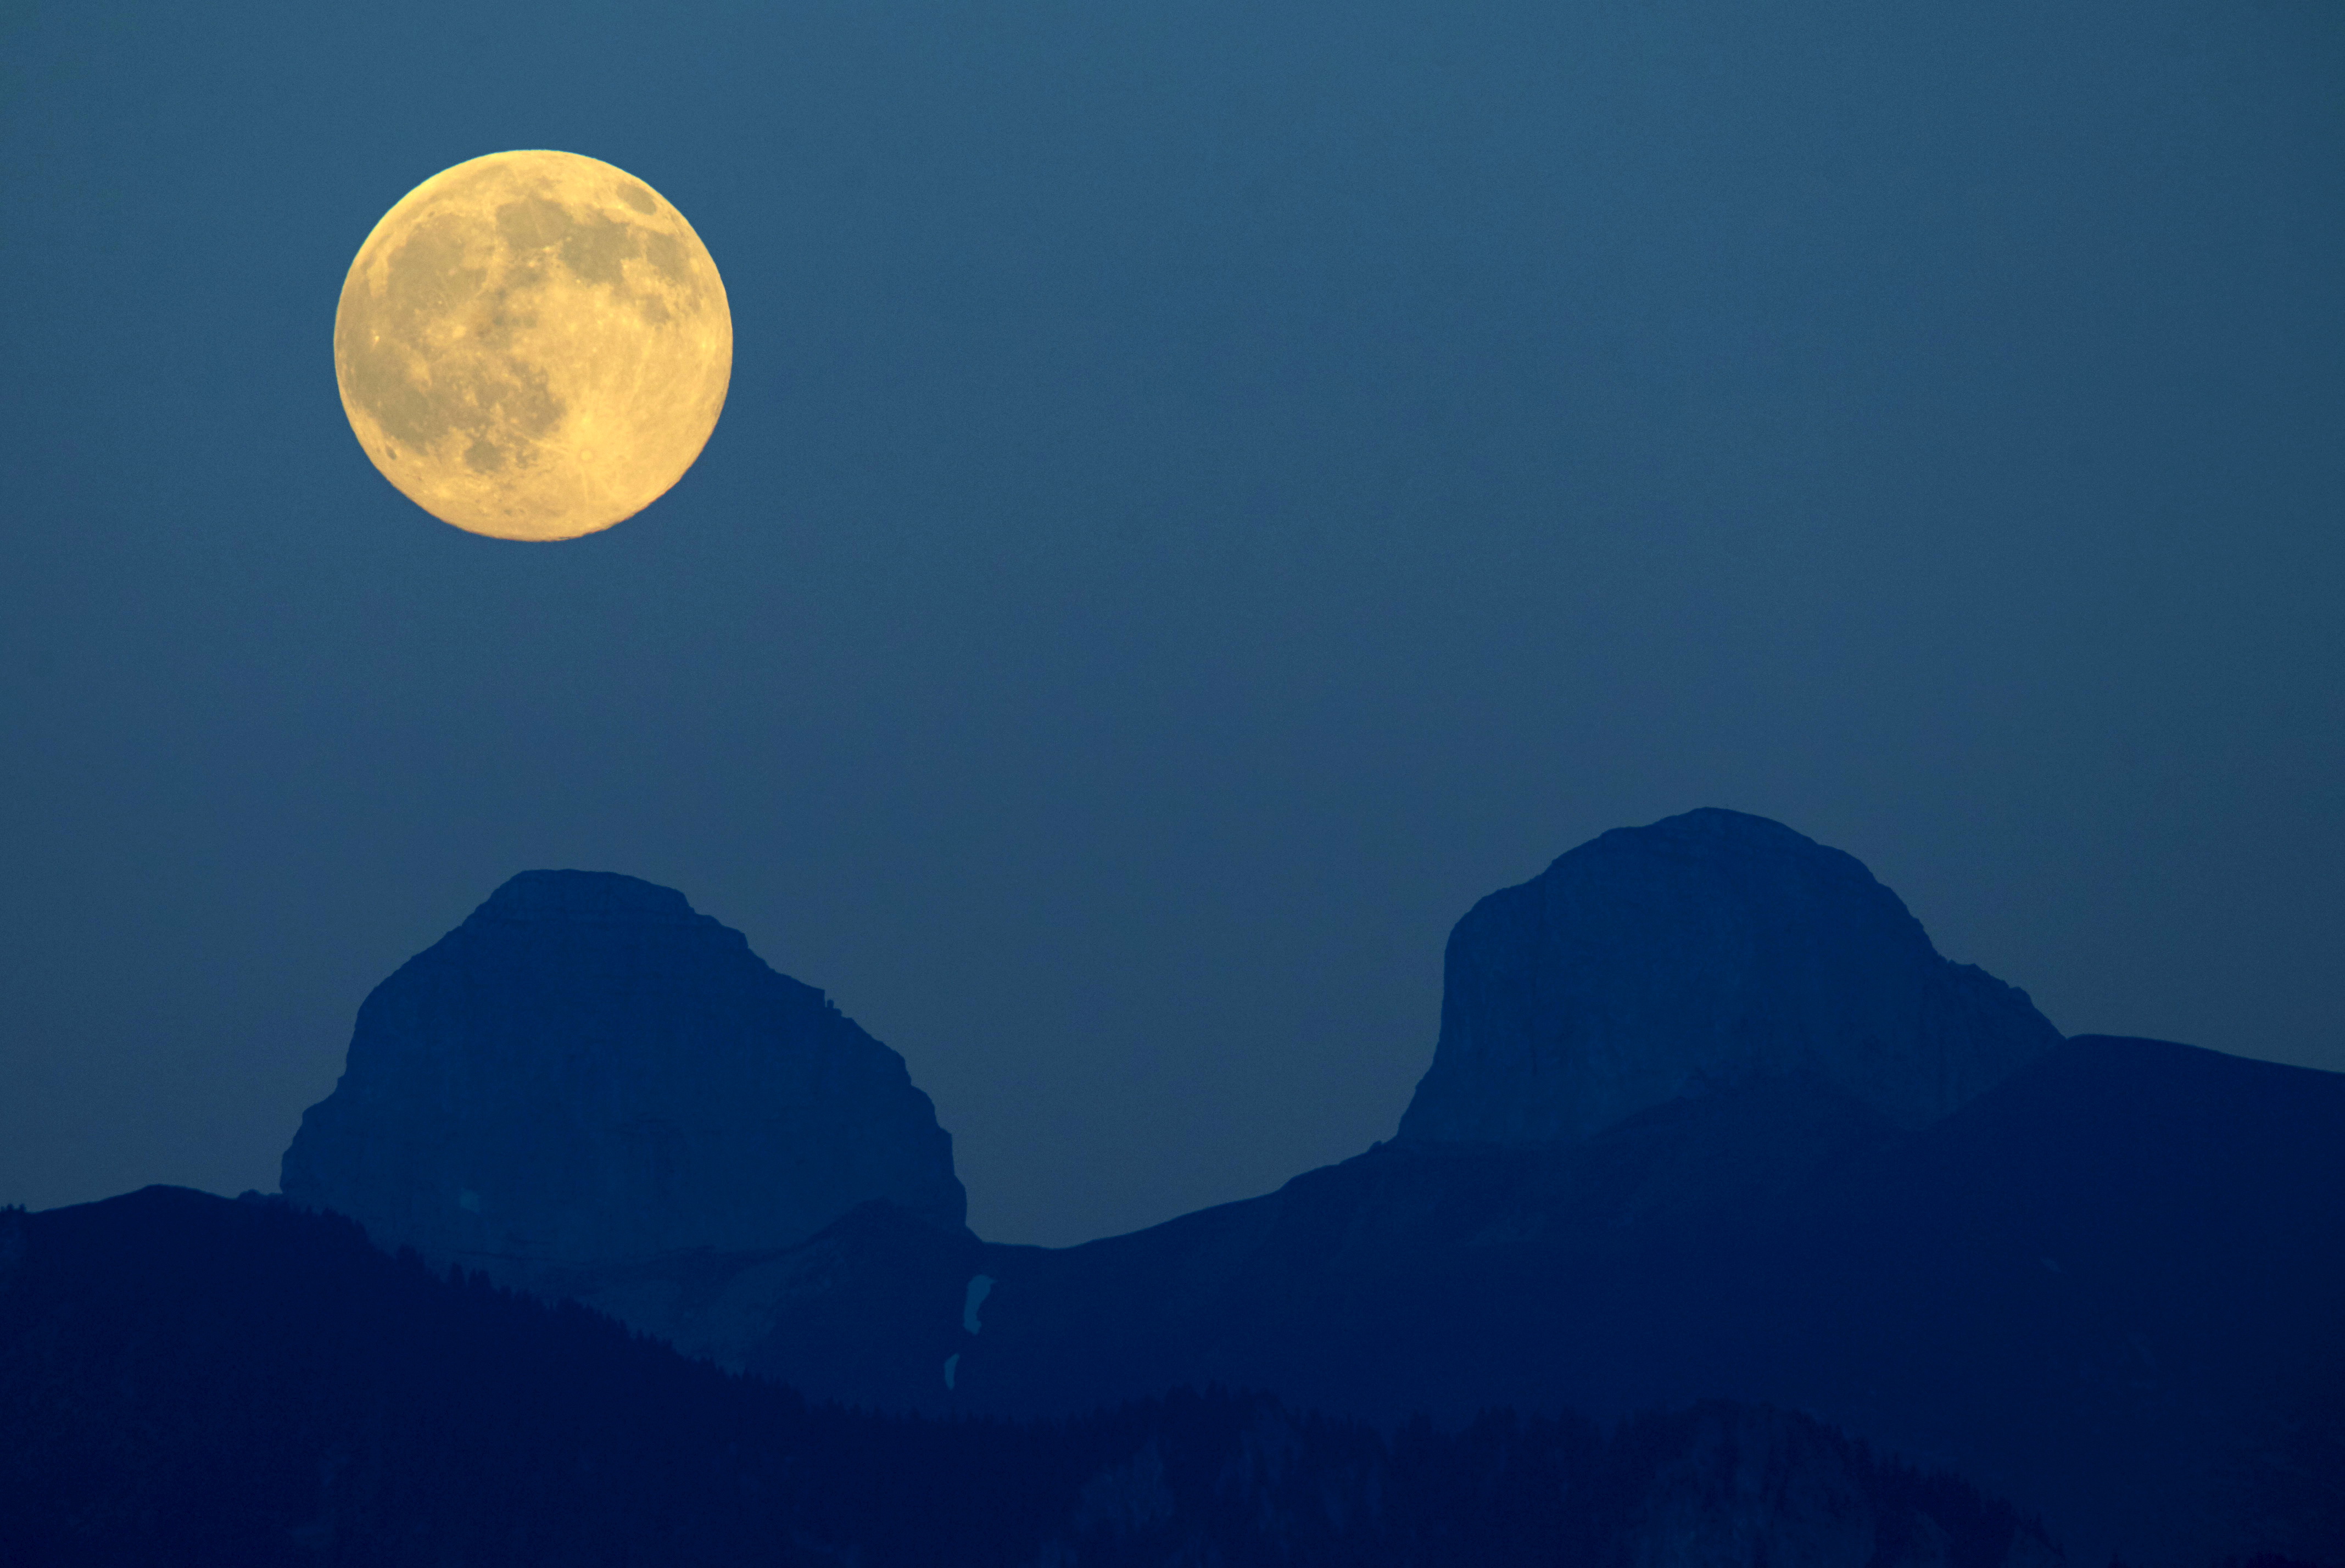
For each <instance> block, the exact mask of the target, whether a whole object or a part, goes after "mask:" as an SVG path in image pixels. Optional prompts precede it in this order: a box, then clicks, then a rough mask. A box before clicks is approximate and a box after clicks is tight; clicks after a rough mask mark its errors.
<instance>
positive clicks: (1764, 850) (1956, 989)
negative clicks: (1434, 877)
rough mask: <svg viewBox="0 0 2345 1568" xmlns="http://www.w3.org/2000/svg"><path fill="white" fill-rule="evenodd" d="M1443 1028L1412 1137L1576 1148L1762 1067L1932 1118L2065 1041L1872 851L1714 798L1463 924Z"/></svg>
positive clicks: (1616, 835)
mask: <svg viewBox="0 0 2345 1568" xmlns="http://www.w3.org/2000/svg"><path fill="white" fill-rule="evenodd" d="M1443 981H1444V984H1443V995H1442V1003H1441V1035H1440V1040H1439V1043H1438V1044H1436V1047H1435V1050H1434V1058H1433V1064H1432V1066H1431V1067H1430V1068H1428V1069H1427V1071H1426V1074H1425V1077H1424V1079H1423V1080H1422V1081H1421V1082H1420V1083H1419V1084H1417V1088H1416V1095H1415V1097H1414V1098H1413V1099H1412V1100H1411V1102H1410V1105H1409V1108H1408V1113H1407V1115H1406V1116H1404V1117H1403V1118H1402V1121H1401V1128H1400V1136H1402V1137H1404V1138H1410V1139H1419V1140H1426V1141H1436V1142H1486V1141H1487V1142H1498V1143H1509V1144H1525V1143H1558V1142H1569V1141H1573V1140H1577V1139H1579V1138H1583V1137H1587V1136H1589V1135H1593V1134H1595V1133H1598V1132H1600V1131H1602V1130H1603V1129H1605V1128H1606V1127H1609V1126H1612V1125H1617V1124H1619V1122H1621V1121H1624V1120H1626V1119H1627V1118H1628V1117H1629V1116H1631V1115H1636V1114H1637V1113H1638V1112H1639V1111H1643V1110H1646V1109H1649V1108H1650V1107H1652V1106H1655V1105H1663V1104H1666V1103H1668V1102H1670V1101H1671V1100H1678V1099H1684V1098H1689V1097H1693V1096H1698V1095H1707V1094H1711V1093H1715V1092H1718V1091H1721V1090H1724V1089H1731V1088H1733V1087H1735V1086H1737V1085H1739V1084H1746V1083H1750V1082H1752V1081H1753V1080H1760V1079H1770V1078H1784V1077H1808V1078H1813V1079H1819V1080H1822V1082H1824V1083H1826V1084H1831V1085H1832V1086H1833V1087H1835V1088H1837V1089H1839V1090H1841V1091H1842V1092H1843V1093H1846V1094H1849V1095H1853V1096H1854V1097H1855V1098H1857V1099H1858V1100H1860V1101H1862V1102H1863V1103H1864V1104H1865V1105H1869V1106H1870V1107H1872V1108H1873V1111H1875V1112H1876V1113H1878V1114H1879V1115H1883V1117H1885V1118H1887V1120H1889V1121H1890V1122H1892V1123H1893V1124H1896V1125H1902V1126H1916V1125H1922V1124H1924V1123H1926V1122H1929V1121H1933V1120H1935V1119H1936V1118H1937V1117H1939V1116H1942V1115H1945V1114H1947V1113H1948V1112H1950V1111H1952V1110H1954V1108H1955V1107H1957V1106H1959V1105H1962V1104H1963V1103H1964V1102H1965V1101H1967V1100H1969V1099H1971V1098H1973V1097H1974V1096H1975V1095H1978V1094H1981V1093H1983V1092H1985V1090H1986V1089H1987V1088H1989V1087H1992V1086H1993V1085H1994V1084H1995V1083H1997V1082H1999V1081H2000V1080H2001V1079H2003V1078H2004V1077H2005V1076H2007V1075H2008V1074H2010V1073H2012V1072H2013V1071H2015V1070H2016V1069H2017V1068H2018V1067H2020V1066H2021V1065H2023V1064H2025V1063H2026V1062H2028V1061H2030V1060H2032V1059H2033V1058H2034V1057H2035V1055H2037V1054H2039V1053H2041V1052H2042V1051H2044V1050H2046V1049H2048V1048H2049V1047H2050V1046H2052V1045H2054V1044H2057V1043H2058V1041H2059V1039H2060V1034H2059V1032H2058V1031H2057V1030H2056V1029H2055V1028H2054V1027H2053V1026H2052V1024H2051V1023H2049V1022H2048V1021H2046V1019H2045V1018H2044V1016H2043V1015H2042V1014H2041V1013H2037V1012H2036V1011H2035V1007H2034V1005H2033V1004H2032V1003H2030V1002H2029V1001H2028V999H2027V994H2026V993H2025V992H2022V991H2019V990H2017V989H2015V988H2014V987H2011V986H2008V985H2005V984H2004V983H2002V982H2000V981H1998V980H1996V979H1995V978H1994V977H1993V976H1992V975H1989V974H1987V973H1985V972H1984V971H1981V970H1978V969H1975V968H1973V967H1971V966H1969V965H1966V964H1958V963H1953V962H1948V961H1947V960H1946V959H1944V958H1943V957H1941V956H1939V954H1938V952H1937V950H1936V949H1935V948H1934V947H1933V946H1932V945H1931V943H1930V939H1929V936H1928V933H1927V932H1924V930H1923V929H1922V923H1921V922H1920V921H1917V920H1915V919H1914V916H1913V914H1912V913H1911V912H1910V911H1907V909H1906V908H1905V906H1904V904H1903V902H1902V901H1900V900H1899V899H1898V897H1897V895H1896V894H1895V893H1893V892H1892V891H1890V890H1889V889H1888V888H1886V887H1884V886H1883V885H1882V884H1881V883H1880V882H1879V881H1875V880H1874V878H1873V874H1872V872H1870V871H1867V870H1865V868H1864V865H1863V862H1862V861H1860V860H1857V859H1856V858H1855V857H1854V856H1853V855H1849V854H1846V853H1844V852H1843V851H1842V850H1834V849H1831V848H1829V847H1827V846H1825V845H1822V844H1819V843H1817V842H1816V841H1815V840H1812V839H1810V838H1808V837H1807V836H1806V835H1804V834H1802V833H1799V832H1796V831H1794V830H1792V829H1790V828H1788V827H1785V826H1784V825H1783V824H1782V823H1781V822H1776V821H1771V820H1768V819H1766V818H1764V817H1754V816H1751V815H1749V814H1747V813H1745V812H1741V811H1730V810H1725V809H1719V808H1715V807H1711V808H1705V809H1700V810H1695V811H1689V812H1686V813H1684V814H1683V815H1681V816H1676V817H1670V818H1667V819H1664V820H1661V821H1659V822H1654V823H1651V824H1650V825H1648V826H1645V827H1641V828H1619V829H1615V830H1612V831H1610V832H1608V833H1605V834H1602V835H1600V836H1599V837H1598V838H1596V839H1593V840H1589V842H1587V843H1585V844H1582V845H1580V846H1579V848H1577V849H1575V850H1571V851H1570V852H1568V853H1567V854H1564V855H1562V856H1559V857H1558V858H1557V860H1555V861H1554V862H1553V863H1552V864H1550V865H1549V866H1548V868H1547V870H1546V871H1543V872H1541V873H1540V874H1539V875H1538V876H1537V877H1534V878H1533V879H1531V880H1530V881H1528V882H1524V883H1522V884H1520V885H1519V886H1517V887H1512V888H1506V889H1502V890H1500V891H1497V892H1495V893H1492V894H1491V895H1490V896H1489V897H1487V898H1486V899H1484V900H1482V901H1480V902H1479V903H1477V904H1476V905H1475V906H1474V908H1473V909H1472V910H1470V911H1467V914H1466V916H1465V918H1464V919H1462V920H1460V921H1458V922H1457V926H1456V928H1455V929H1454V930H1453V931H1452V932H1450V937H1449V948H1448V953H1447V960H1446V962H1445V965H1444V975H1443Z"/></svg>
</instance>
